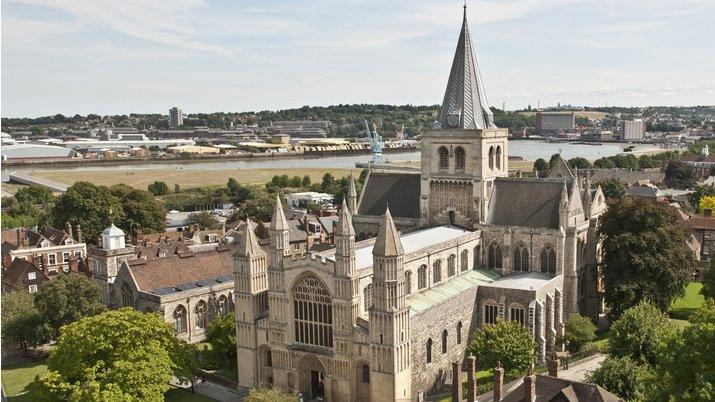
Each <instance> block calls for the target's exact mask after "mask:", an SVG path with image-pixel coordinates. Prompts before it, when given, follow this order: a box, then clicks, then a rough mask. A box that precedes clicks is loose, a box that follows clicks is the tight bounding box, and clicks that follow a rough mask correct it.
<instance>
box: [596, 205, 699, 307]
mask: <svg viewBox="0 0 715 402" xmlns="http://www.w3.org/2000/svg"><path fill="white" fill-rule="evenodd" d="M598 233H599V239H600V241H601V242H602V251H603V258H602V261H601V266H600V268H601V272H602V275H603V281H604V288H605V289H604V290H605V297H606V301H607V303H608V305H609V306H610V307H611V309H612V314H613V315H614V316H615V317H618V316H620V314H621V313H622V312H623V311H624V310H625V309H626V308H628V307H630V306H633V305H635V304H637V303H639V302H640V301H642V300H646V301H648V302H650V303H652V304H653V305H654V306H656V307H657V308H658V309H660V310H661V311H666V310H667V309H668V307H669V306H670V304H671V303H672V302H673V300H674V299H675V298H676V297H679V296H681V295H683V294H684V292H685V287H686V286H687V284H688V282H689V280H690V275H691V272H692V267H693V264H694V260H693V254H692V252H691V251H690V249H689V248H688V246H687V244H686V240H687V239H688V237H687V236H688V235H687V233H686V232H685V229H684V228H683V227H682V225H680V223H679V222H678V218H677V217H676V216H674V215H673V214H671V213H670V211H668V209H667V207H666V206H664V205H662V204H651V203H648V202H646V201H643V200H640V199H634V200H631V199H622V200H621V201H619V202H617V203H615V204H611V205H610V207H609V208H608V210H607V211H606V213H605V214H603V216H602V223H601V226H600V228H599V231H598Z"/></svg>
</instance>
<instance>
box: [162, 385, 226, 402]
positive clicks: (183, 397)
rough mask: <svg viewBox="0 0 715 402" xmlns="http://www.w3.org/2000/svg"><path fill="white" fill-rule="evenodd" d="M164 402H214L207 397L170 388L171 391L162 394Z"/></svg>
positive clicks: (181, 389)
mask: <svg viewBox="0 0 715 402" xmlns="http://www.w3.org/2000/svg"><path fill="white" fill-rule="evenodd" d="M164 401H165V402H191V401H198V402H214V401H215V399H211V398H209V397H207V396H203V395H200V394H192V393H191V391H187V390H185V389H183V388H175V387H171V389H169V390H168V391H166V393H165V394H164Z"/></svg>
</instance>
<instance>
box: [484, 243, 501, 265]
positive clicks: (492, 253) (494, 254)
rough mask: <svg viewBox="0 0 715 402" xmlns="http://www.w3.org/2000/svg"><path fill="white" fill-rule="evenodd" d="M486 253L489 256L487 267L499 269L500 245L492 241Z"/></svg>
mask: <svg viewBox="0 0 715 402" xmlns="http://www.w3.org/2000/svg"><path fill="white" fill-rule="evenodd" d="M487 253H488V254H489V256H488V257H489V264H488V266H489V268H491V269H501V267H502V265H501V261H502V258H501V246H500V245H498V244H496V243H492V244H490V245H489V249H488V250H487Z"/></svg>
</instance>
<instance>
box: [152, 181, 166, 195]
mask: <svg viewBox="0 0 715 402" xmlns="http://www.w3.org/2000/svg"><path fill="white" fill-rule="evenodd" d="M147 190H149V192H150V193H152V194H154V195H155V196H160V195H166V194H169V186H167V185H166V183H164V182H163V181H155V182H154V183H151V184H150V185H149V186H148V187H147Z"/></svg>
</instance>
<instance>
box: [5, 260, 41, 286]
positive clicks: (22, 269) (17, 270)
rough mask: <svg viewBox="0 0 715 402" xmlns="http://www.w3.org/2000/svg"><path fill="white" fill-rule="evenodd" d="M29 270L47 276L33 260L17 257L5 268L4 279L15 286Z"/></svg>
mask: <svg viewBox="0 0 715 402" xmlns="http://www.w3.org/2000/svg"><path fill="white" fill-rule="evenodd" d="M28 271H36V272H38V274H39V275H43V276H45V274H44V273H43V272H42V270H41V269H39V268H37V266H35V264H33V263H32V262H30V261H27V260H24V259H22V258H15V259H14V260H13V261H12V263H11V264H10V266H9V267H7V269H4V270H3V273H2V281H3V282H4V283H6V284H8V285H10V286H15V285H17V284H18V283H19V282H20V281H21V280H22V278H23V277H24V276H25V273H26V272H28ZM45 278H47V276H45Z"/></svg>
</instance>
